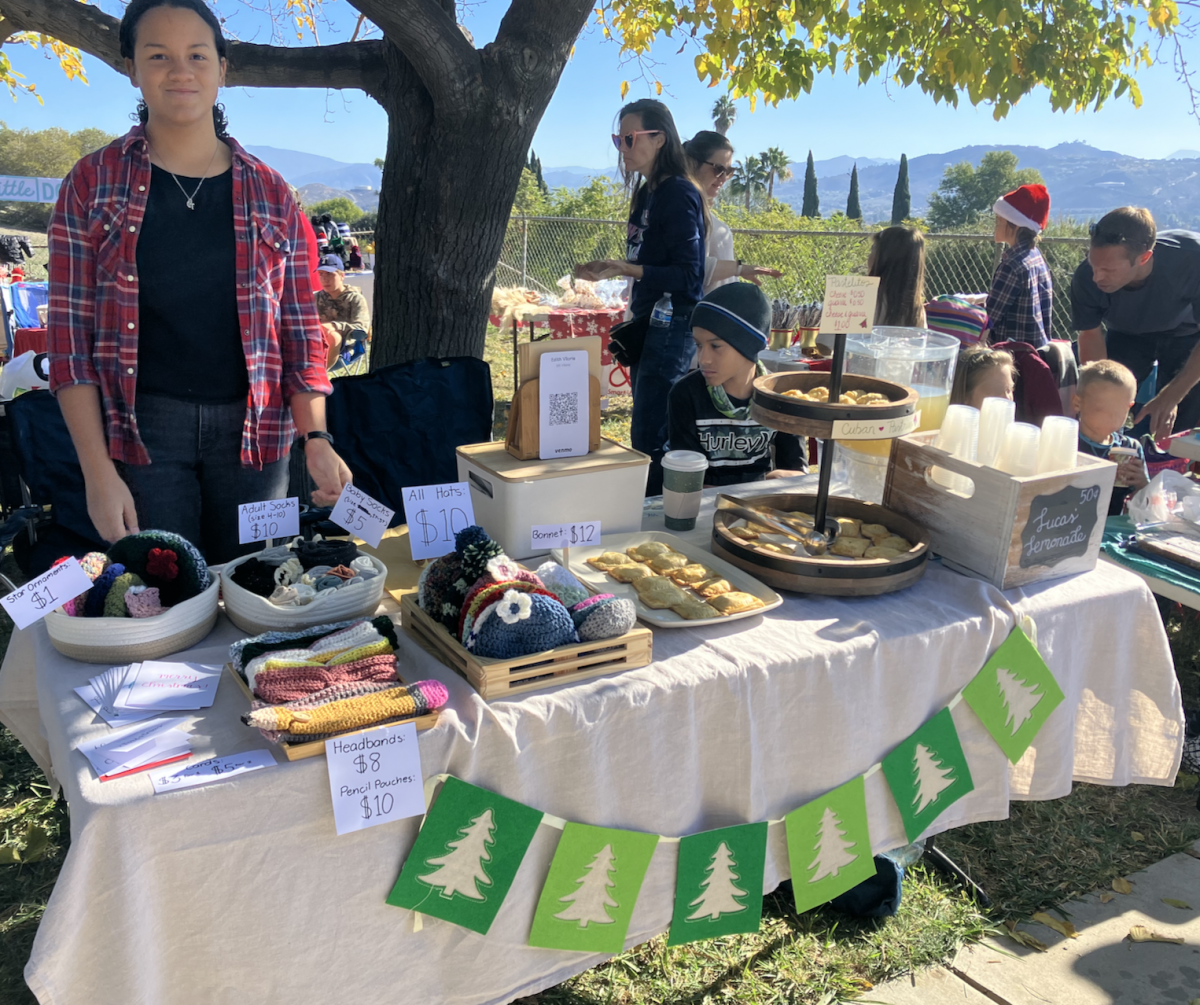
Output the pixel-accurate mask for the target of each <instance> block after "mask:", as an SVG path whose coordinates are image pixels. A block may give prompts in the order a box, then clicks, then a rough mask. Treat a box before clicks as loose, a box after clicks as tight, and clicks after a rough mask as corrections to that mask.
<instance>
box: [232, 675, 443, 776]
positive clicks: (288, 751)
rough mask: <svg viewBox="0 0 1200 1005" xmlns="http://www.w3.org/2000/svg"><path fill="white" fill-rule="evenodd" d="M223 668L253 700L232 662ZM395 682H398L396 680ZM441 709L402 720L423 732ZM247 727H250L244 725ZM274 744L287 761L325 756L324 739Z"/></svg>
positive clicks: (393, 723)
mask: <svg viewBox="0 0 1200 1005" xmlns="http://www.w3.org/2000/svg"><path fill="white" fill-rule="evenodd" d="M225 669H226V670H228V671H229V676H230V677H232V678H233V679H234V680H235V681H237V686H238V690H239V691H241V692H242V694H243V695H245V697H246V704H247V705H249V704H250V702H252V701H254V695H253V694H251V693H250V688H249V687H248V686H247V685H246V682H245V681H244V680H243V679H242V675H241V674H240V673H238V672H237V671H236V670H235V669H234V668H233V664H232V663H226V664H225ZM397 683H400V682H399V681H397ZM440 715H441V711H440V710H439V711H437V712H429V713H427V714H426V715H418V716H417V717H416V718H413V719H404V720H402V721H404V722H411V723H412V724H413V725H414V726H416V727H417V732H418V733H420V732H423V731H424V730H426V729H433V727H434V726H436V725H437V721H438V716H440ZM396 725H399V723H396V722H385V723H381V724H380V725H378V726H368V727H367V728H366V729H347V730H346V731H345V732H344V733H338V734H336V735H337V736H344V735H346V734H347V733H373V732H374V731H375V730H377V729H384V728H386V727H387V726H396ZM246 728H247V729H249V728H251V727H249V726H248V727H246ZM276 746H277V747H278V748H279V749H280V750H282V751H283V753H284V756H285V757H287V759H288V760H289V761H301V760H303V759H304V758H306V757H324V756H325V740H311V741H308V742H306V743H278V744H276Z"/></svg>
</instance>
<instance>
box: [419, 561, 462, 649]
mask: <svg viewBox="0 0 1200 1005" xmlns="http://www.w3.org/2000/svg"><path fill="white" fill-rule="evenodd" d="M460 582H464V580H463V569H462V561H461V559H459V557H458V555H456V554H455V553H454V552H450V554H449V555H443V556H442V557H441V558H435V559H434V560H433V561H432V562H430V563H428V564H427V565H426V566H425V568H424V569H422V570H421V578H420V579H419V580H418V581H417V604H418V605H419V606H420V608H421V610H423V611H424V612H425V613H426V614H428V615H429V616H430V617H431V618H433V619H434V620H435V621H438V622H440V623H441V624H443V625H445V626H446V627H447V628H449V629H450V631H454V630H455V628H456V627H457V625H458V616H459V614H460V613H461V611H462V595H461V593H460V590H459V587H458V583H460Z"/></svg>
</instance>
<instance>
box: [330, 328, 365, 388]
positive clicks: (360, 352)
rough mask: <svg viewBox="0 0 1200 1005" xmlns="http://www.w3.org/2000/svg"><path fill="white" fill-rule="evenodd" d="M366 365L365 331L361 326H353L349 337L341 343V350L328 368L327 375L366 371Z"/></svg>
mask: <svg viewBox="0 0 1200 1005" xmlns="http://www.w3.org/2000/svg"><path fill="white" fill-rule="evenodd" d="M366 365H367V333H366V332H365V331H363V330H362V329H361V328H355V329H354V331H352V332H351V333H350V337H349V338H348V339H347V340H346V341H345V342H343V343H342V351H341V352H340V353H339V354H338V358H337V359H336V360H334V362H333V366H331V367H330V368H329V376H331V377H344V376H347V375H348V374H360V373H365V372H366Z"/></svg>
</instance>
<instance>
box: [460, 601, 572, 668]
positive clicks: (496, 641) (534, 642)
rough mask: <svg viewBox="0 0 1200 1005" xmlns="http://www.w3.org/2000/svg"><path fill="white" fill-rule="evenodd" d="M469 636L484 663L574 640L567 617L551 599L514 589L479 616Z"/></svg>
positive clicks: (569, 620) (565, 643) (542, 649)
mask: <svg viewBox="0 0 1200 1005" xmlns="http://www.w3.org/2000/svg"><path fill="white" fill-rule="evenodd" d="M473 634H474V639H475V647H474V649H475V655H476V656H481V657H484V658H487V659H513V658H514V657H517V656H528V655H529V654H530V653H540V652H544V651H545V650H547V649H554V648H557V647H558V646H564V645H567V644H569V643H571V642H574V641H575V639H576V635H575V625H574V623H573V622H572V621H571V615H570V614H569V613H568V612H567V609H566V608H565V607H563V605H562V604H560V603H559V602H558V600H557V599H556V598H555V597H548V596H545V595H544V594H540V593H522V592H521V591H519V590H515V589H513V590H507V591H505V593H504V596H502V597H501V598H500V599H499V600H497V601H496V602H495V603H494V604H491V605H489V606H488V607H485V608H484V609H483V611H481V612H480V614H479V617H478V618H477V619H476V621H475V626H474V629H473Z"/></svg>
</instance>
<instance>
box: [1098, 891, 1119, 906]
mask: <svg viewBox="0 0 1200 1005" xmlns="http://www.w3.org/2000/svg"><path fill="white" fill-rule="evenodd" d="M1116 899H1117V895H1116V894H1115V893H1102V894H1100V903H1101V904H1107V903H1110V902H1111V901H1114V900H1116Z"/></svg>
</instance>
